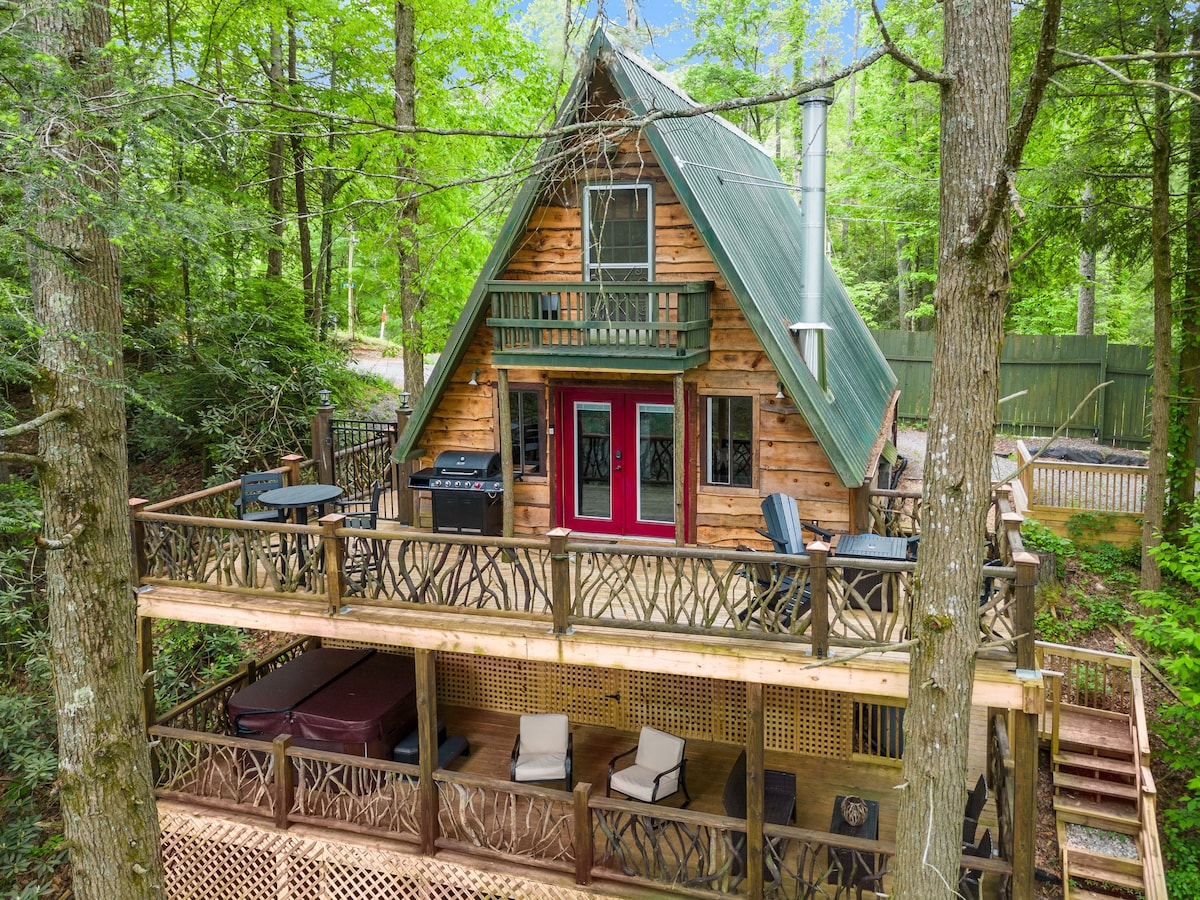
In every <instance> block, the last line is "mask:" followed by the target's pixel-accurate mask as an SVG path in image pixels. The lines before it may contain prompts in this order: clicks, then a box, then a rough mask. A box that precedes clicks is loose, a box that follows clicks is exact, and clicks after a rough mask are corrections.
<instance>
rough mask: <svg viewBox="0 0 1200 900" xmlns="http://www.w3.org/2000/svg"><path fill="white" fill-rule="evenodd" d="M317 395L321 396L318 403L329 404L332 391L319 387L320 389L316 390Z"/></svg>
mask: <svg viewBox="0 0 1200 900" xmlns="http://www.w3.org/2000/svg"><path fill="white" fill-rule="evenodd" d="M317 396H318V397H320V398H321V399H320V403H321V405H322V406H330V405H331V403H330V398H331V397H332V396H333V391H331V390H329V388H321V390H319V391H317Z"/></svg>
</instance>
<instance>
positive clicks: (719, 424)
mask: <svg viewBox="0 0 1200 900" xmlns="http://www.w3.org/2000/svg"><path fill="white" fill-rule="evenodd" d="M706 405H707V416H706V419H707V425H706V428H707V436H708V440H707V448H706V450H707V452H706V456H707V459H706V472H705V481H706V482H707V483H708V484H721V485H730V486H733V487H750V486H751V485H752V484H753V483H754V398H753V397H708V398H707V404H706Z"/></svg>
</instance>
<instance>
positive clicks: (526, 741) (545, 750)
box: [509, 713, 574, 791]
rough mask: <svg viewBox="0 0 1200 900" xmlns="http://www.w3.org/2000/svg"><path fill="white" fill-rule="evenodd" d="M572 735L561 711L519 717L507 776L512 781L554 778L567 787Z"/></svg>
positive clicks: (571, 782)
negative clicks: (518, 726) (560, 780)
mask: <svg viewBox="0 0 1200 900" xmlns="http://www.w3.org/2000/svg"><path fill="white" fill-rule="evenodd" d="M571 755H572V736H571V732H570V728H569V723H568V721H567V717H566V716H564V715H562V714H561V713H539V714H536V715H526V716H521V724H520V728H519V730H518V732H517V740H516V742H515V743H514V744H513V749H512V760H511V762H510V763H509V777H510V778H511V779H512V780H513V781H557V780H558V779H560V778H561V779H562V782H563V790H567V791H569V790H571V789H572V788H573V787H574V782H573V781H572V777H571Z"/></svg>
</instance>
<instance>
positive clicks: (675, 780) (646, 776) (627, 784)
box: [612, 764, 679, 803]
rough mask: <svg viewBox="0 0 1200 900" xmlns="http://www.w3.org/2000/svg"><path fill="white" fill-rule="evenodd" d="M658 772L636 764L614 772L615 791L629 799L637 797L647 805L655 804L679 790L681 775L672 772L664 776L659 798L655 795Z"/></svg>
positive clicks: (660, 783) (613, 783)
mask: <svg viewBox="0 0 1200 900" xmlns="http://www.w3.org/2000/svg"><path fill="white" fill-rule="evenodd" d="M657 774H658V772H656V771H655V772H652V771H651V770H650V769H647V768H645V767H643V766H639V765H637V764H634V765H632V766H630V767H629V768H628V769H622V770H621V771H620V772H613V777H612V787H613V790H616V791H620V792H621V793H622V794H624V795H625V796H627V797H636V798H637V799H638V800H642V801H645V802H646V803H653V802H655V801H656V800H661V799H662V798H663V797H668V796H670V795H671V794H673V793H675V791H677V790H678V789H679V773H678V772H672V773H671V774H670V775H665V776H663V779H662V780H661V781H660V782H659V783H658V796H655V794H654V777H655V776H656V775H657Z"/></svg>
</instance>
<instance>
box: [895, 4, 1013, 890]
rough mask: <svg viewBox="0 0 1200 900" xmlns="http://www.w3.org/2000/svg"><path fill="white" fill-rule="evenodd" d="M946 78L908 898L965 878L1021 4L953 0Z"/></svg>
mask: <svg viewBox="0 0 1200 900" xmlns="http://www.w3.org/2000/svg"><path fill="white" fill-rule="evenodd" d="M943 9H944V21H945V39H944V46H945V49H944V57H945V62H944V66H943V72H944V74H945V75H946V76H948V77H949V78H951V79H953V80H952V83H951V84H949V85H943V86H942V89H941V107H942V130H941V147H940V156H941V184H940V195H941V208H940V212H939V237H938V240H939V260H938V282H937V290H936V294H935V298H936V299H935V303H936V308H937V318H936V323H935V326H934V358H933V368H932V382H931V395H930V413H929V449H928V455H927V462H926V466H925V485H924V497H923V503H924V521H923V522H922V529H921V530H922V535H923V539H922V541H921V554H920V556H919V558H918V560H917V571H916V584H917V590H916V596H915V598H914V605H913V628H912V633H913V637H914V638H915V639H916V640H917V641H918V643H917V646H916V647H914V648H913V650H912V661H911V666H910V672H909V689H908V714H907V715H906V717H905V725H904V731H905V743H906V744H907V745H908V746H909V747H919V748H921V752H920V753H906V754H905V755H904V768H903V778H902V783H903V789H902V791H901V794H900V814H899V821H898V824H897V829H896V834H897V839H896V857H895V868H896V882H895V885H894V889H893V896H896V897H950V896H953V895H954V888H955V886H956V885H957V884H958V873H959V865H958V864H959V859H960V857H961V853H962V843H961V838H962V811H963V805H964V803H965V802H966V782H967V749H968V744H969V741H970V727H969V725H970V718H971V687H972V681H973V679H974V674H975V653H976V650H977V649H978V645H979V609H978V606H979V602H978V601H979V591H980V577H981V575H980V568H981V566H982V563H983V540H982V537H983V535H984V533H985V527H986V524H987V511H988V504H989V502H990V495H991V470H990V457H991V453H992V446H993V429H994V426H995V413H996V400H997V398H998V394H999V385H1000V345H1001V341H1002V339H1003V313H1004V297H1005V292H1006V291H1007V288H1008V259H1009V242H1010V230H1009V223H1008V216H1007V213H1005V214H1004V215H1002V216H1001V217H1000V221H999V223H998V225H997V227H996V228H995V230H994V232H993V233H992V235H991V237H990V240H988V241H987V242H986V243H984V244H983V245H982V246H980V247H979V248H978V249H974V248H972V247H971V246H970V245H971V242H972V241H973V239H974V238H975V231H976V229H977V228H978V227H979V222H980V221H981V220H982V219H983V217H984V213H985V209H986V207H987V205H988V201H989V198H990V196H991V192H992V190H993V188H994V184H995V179H996V175H997V173H998V172H1000V171H1001V170H1002V165H1003V156H1004V151H1005V144H1006V141H1007V136H1008V121H1009V49H1010V44H1011V27H1010V16H1011V8H1010V6H1009V4H1007V3H1005V2H1003V0H979V2H975V0H947V2H946V3H945V4H944V6H943Z"/></svg>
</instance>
